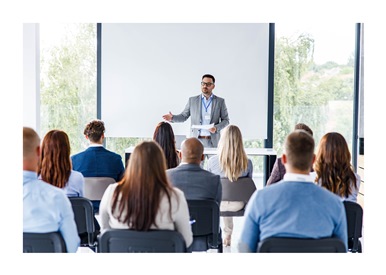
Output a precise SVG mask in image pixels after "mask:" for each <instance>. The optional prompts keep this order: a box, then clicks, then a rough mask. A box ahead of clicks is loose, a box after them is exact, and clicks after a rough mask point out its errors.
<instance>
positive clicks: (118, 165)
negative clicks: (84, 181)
mask: <svg viewBox="0 0 386 275" xmlns="http://www.w3.org/2000/svg"><path fill="white" fill-rule="evenodd" d="M104 133H105V125H104V122H103V121H101V120H92V121H91V122H89V123H88V124H87V125H86V127H85V129H84V131H83V134H84V135H85V137H86V139H88V140H89V142H90V145H89V147H88V148H87V149H86V150H85V151H83V152H80V153H78V154H75V155H73V156H72V157H71V160H72V166H73V169H74V170H75V171H79V172H81V173H82V174H83V176H84V177H109V178H113V179H115V181H117V182H118V181H119V180H121V178H122V176H123V173H124V171H125V167H124V165H123V162H122V157H121V156H120V155H118V154H117V153H114V152H111V151H109V150H107V149H106V148H104V147H103V140H104V138H105V134H104Z"/></svg>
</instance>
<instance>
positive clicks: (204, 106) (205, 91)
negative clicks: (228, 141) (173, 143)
mask: <svg viewBox="0 0 386 275" xmlns="http://www.w3.org/2000/svg"><path fill="white" fill-rule="evenodd" d="M214 88H215V78H214V76H213V75H210V74H205V75H203V76H202V80H201V92H202V93H201V94H200V95H198V96H193V97H190V98H189V100H188V103H187V104H186V106H185V109H184V110H183V111H182V113H180V114H178V115H173V114H172V113H171V112H169V114H166V115H163V116H162V118H163V119H165V120H167V121H169V122H184V121H186V120H187V119H188V118H189V117H191V125H192V126H193V125H210V124H212V123H213V127H211V128H210V129H197V128H192V129H191V136H192V137H196V138H198V139H199V140H200V141H201V143H202V144H203V145H204V146H205V147H214V148H216V147H217V145H218V141H219V140H220V131H221V130H222V129H223V128H224V127H225V126H227V125H228V124H229V116H228V109H227V107H226V105H225V100H224V99H223V98H221V97H218V96H216V95H214V94H213V92H212V91H213V89H214Z"/></svg>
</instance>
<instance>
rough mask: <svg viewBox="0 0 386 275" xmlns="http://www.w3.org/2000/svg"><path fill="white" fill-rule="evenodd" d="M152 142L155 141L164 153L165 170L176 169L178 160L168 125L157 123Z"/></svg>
mask: <svg viewBox="0 0 386 275" xmlns="http://www.w3.org/2000/svg"><path fill="white" fill-rule="evenodd" d="M153 140H154V141H156V142H157V143H158V144H159V145H160V146H161V148H162V150H163V151H164V154H165V158H166V167H167V169H169V168H174V167H177V166H178V164H179V163H180V159H179V156H178V152H177V149H176V141H175V138H174V132H173V128H172V126H171V125H170V123H168V122H163V121H162V122H160V123H158V125H157V127H156V128H155V131H154V134H153Z"/></svg>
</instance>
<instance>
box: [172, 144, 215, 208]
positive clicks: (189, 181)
mask: <svg viewBox="0 0 386 275" xmlns="http://www.w3.org/2000/svg"><path fill="white" fill-rule="evenodd" d="M203 152H204V146H203V145H202V143H201V142H200V141H199V140H198V139H197V138H195V137H192V138H188V139H186V140H184V141H183V142H182V144H181V151H180V152H179V156H180V158H181V164H180V165H179V166H178V167H175V168H172V169H168V170H167V171H166V173H167V175H168V177H169V180H170V181H171V183H172V184H173V186H175V187H177V188H178V189H180V190H182V191H183V192H184V193H185V197H186V199H188V200H215V201H216V202H217V203H218V205H220V203H221V197H222V186H221V181H220V177H219V176H218V175H215V174H213V173H211V172H208V171H206V170H204V169H202V168H201V167H200V163H201V161H202V160H203V159H204V154H203Z"/></svg>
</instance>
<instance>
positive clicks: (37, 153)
mask: <svg viewBox="0 0 386 275" xmlns="http://www.w3.org/2000/svg"><path fill="white" fill-rule="evenodd" d="M36 155H37V156H38V157H40V145H39V146H38V147H36Z"/></svg>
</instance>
